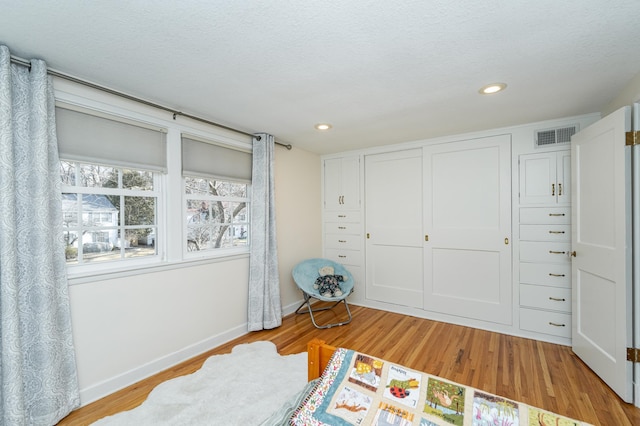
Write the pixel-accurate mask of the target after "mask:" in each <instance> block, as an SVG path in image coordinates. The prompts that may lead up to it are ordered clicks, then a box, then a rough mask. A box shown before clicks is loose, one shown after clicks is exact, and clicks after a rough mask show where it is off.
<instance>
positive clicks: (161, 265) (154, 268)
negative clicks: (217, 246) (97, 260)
mask: <svg viewBox="0 0 640 426" xmlns="http://www.w3.org/2000/svg"><path fill="white" fill-rule="evenodd" d="M248 257H249V252H248V251H247V252H242V253H238V252H235V253H227V254H221V255H218V256H208V257H198V258H197V259H185V260H181V261H173V262H157V263H146V264H143V265H141V264H135V265H126V266H123V265H120V266H118V267H117V268H115V267H114V268H104V269H102V268H101V269H100V270H95V271H90V272H89V271H84V272H76V273H74V272H73V271H70V272H67V280H68V284H69V285H70V286H72V285H78V284H86V283H91V282H96V281H105V280H110V279H115V278H122V277H128V276H135V275H144V274H150V273H155V272H162V271H168V270H173V269H180V268H191V267H194V266H199V265H205V264H209V263H217V262H228V261H232V260H236V259H244V258H248Z"/></svg>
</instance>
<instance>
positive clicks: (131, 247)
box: [124, 228, 156, 259]
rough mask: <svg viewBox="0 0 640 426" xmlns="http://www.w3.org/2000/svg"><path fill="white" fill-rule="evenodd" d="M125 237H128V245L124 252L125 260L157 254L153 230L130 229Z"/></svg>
mask: <svg viewBox="0 0 640 426" xmlns="http://www.w3.org/2000/svg"><path fill="white" fill-rule="evenodd" d="M125 235H126V236H127V237H126V238H127V244H126V245H125V251H124V257H125V258H128V259H129V258H134V257H144V256H153V255H155V254H156V249H155V240H154V239H155V233H154V232H153V228H145V229H129V230H127V231H126V234H125Z"/></svg>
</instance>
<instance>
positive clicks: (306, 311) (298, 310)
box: [296, 292, 353, 329]
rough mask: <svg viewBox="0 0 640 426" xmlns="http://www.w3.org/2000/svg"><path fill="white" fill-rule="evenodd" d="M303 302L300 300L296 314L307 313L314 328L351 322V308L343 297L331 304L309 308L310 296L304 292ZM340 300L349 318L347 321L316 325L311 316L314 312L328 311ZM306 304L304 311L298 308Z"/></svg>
mask: <svg viewBox="0 0 640 426" xmlns="http://www.w3.org/2000/svg"><path fill="white" fill-rule="evenodd" d="M303 294H304V302H302V304H301V305H300V306H298V309H296V314H306V313H309V316H310V317H311V322H312V323H313V325H314V326H315V327H316V328H321V329H322V328H331V327H336V326H339V325H346V324H349V323H350V322H351V320H352V319H353V317H352V316H351V310H350V309H349V304H348V303H347V299H346V298H344V299H342V300H338V301H337V302H336V303H334V304H333V305H332V306H325V307H324V308H318V309H312V308H311V296H309V295H308V294H306V293H304V292H303ZM340 302H344V307H345V309H346V310H347V314H348V315H349V319H348V320H347V321H343V322H337V323H332V324H325V325H318V324H317V323H316V319H315V317H314V316H313V313H314V312H321V311H328V310H331V309H333V308H335V307H336V306H338V305H339V304H340ZM304 305H307V309H306V310H304V311H301V310H300V309H301V308H302V307H303V306H304Z"/></svg>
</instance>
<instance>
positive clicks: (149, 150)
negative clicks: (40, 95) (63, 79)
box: [56, 107, 167, 172]
mask: <svg viewBox="0 0 640 426" xmlns="http://www.w3.org/2000/svg"><path fill="white" fill-rule="evenodd" d="M56 127H57V136H58V150H59V152H60V157H61V158H65V159H69V160H77V161H83V162H88V163H98V164H108V165H116V166H124V167H131V168H135V169H144V170H152V171H162V172H166V170H167V147H166V137H165V134H164V133H163V132H161V131H160V130H154V129H150V128H146V127H142V126H136V125H134V124H130V123H124V122H121V121H117V120H112V119H109V118H104V117H99V116H96V115H91V114H86V113H83V112H78V111H73V110H70V109H66V108H61V107H56Z"/></svg>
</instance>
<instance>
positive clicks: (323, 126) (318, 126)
mask: <svg viewBox="0 0 640 426" xmlns="http://www.w3.org/2000/svg"><path fill="white" fill-rule="evenodd" d="M314 127H315V128H316V130H329V129H330V128H331V127H332V126H331V124H329V123H318V124H316V125H315V126H314Z"/></svg>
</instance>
